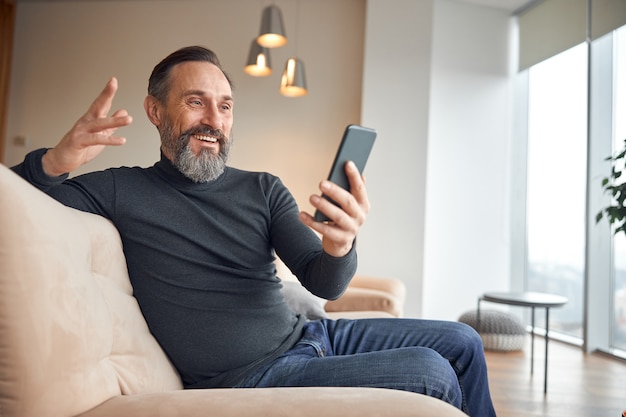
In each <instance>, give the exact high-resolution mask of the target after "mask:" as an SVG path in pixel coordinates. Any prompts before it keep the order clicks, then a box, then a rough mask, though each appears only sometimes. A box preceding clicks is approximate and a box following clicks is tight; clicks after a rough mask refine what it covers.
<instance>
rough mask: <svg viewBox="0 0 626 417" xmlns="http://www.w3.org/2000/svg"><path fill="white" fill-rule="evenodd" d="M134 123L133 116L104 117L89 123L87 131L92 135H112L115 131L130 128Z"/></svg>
mask: <svg viewBox="0 0 626 417" xmlns="http://www.w3.org/2000/svg"><path fill="white" fill-rule="evenodd" d="M132 122H133V118H132V116H130V115H128V114H126V115H123V116H114V117H104V118H98V119H95V120H91V121H89V122H88V124H87V126H85V129H86V130H87V131H88V132H91V133H107V132H106V131H109V132H108V133H109V134H111V133H113V131H115V129H118V128H120V127H124V126H128V125H129V124H131V123H132Z"/></svg>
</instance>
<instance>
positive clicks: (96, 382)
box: [0, 165, 181, 417]
mask: <svg viewBox="0 0 626 417" xmlns="http://www.w3.org/2000/svg"><path fill="white" fill-rule="evenodd" d="M0 332H1V334H2V337H1V338H0V414H2V416H3V417H10V416H21V417H28V416H37V417H46V416H74V415H77V414H80V413H82V412H84V411H86V410H88V409H90V408H92V407H95V406H96V405H98V404H100V403H102V402H103V401H105V400H107V399H109V398H111V397H113V396H116V395H120V394H135V393H150V392H156V391H163V390H173V389H180V388H181V382H180V378H179V376H178V374H177V373H176V372H175V370H174V368H173V367H172V365H171V364H170V362H169V361H168V359H167V357H166V356H165V354H164V353H163V351H162V349H161V348H160V346H159V345H158V344H157V342H156V340H155V339H154V338H153V337H152V335H151V334H150V332H149V330H148V327H147V325H146V323H145V321H144V319H143V316H142V315H141V312H140V310H139V306H138V304H137V302H136V300H135V299H134V297H133V296H132V288H131V285H130V282H129V279H128V272H127V270H126V263H125V259H124V256H123V252H122V244H121V240H120V237H119V234H118V233H117V230H116V229H115V228H114V227H113V225H112V224H111V223H110V222H109V221H107V220H105V219H103V218H102V217H99V216H96V215H93V214H88V213H83V212H79V211H77V210H74V209H71V208H68V207H65V206H63V205H62V204H60V203H58V202H56V201H54V200H53V199H51V198H50V197H48V196H47V195H45V194H44V193H42V192H40V191H38V190H36V189H35V188H34V187H32V186H31V185H29V184H27V183H26V182H25V181H24V180H22V179H21V178H20V177H18V176H17V175H15V174H14V173H13V172H12V171H10V170H9V169H8V168H7V167H5V166H4V165H0ZM68 393H72V395H68Z"/></svg>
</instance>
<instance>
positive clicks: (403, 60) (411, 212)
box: [358, 0, 433, 317]
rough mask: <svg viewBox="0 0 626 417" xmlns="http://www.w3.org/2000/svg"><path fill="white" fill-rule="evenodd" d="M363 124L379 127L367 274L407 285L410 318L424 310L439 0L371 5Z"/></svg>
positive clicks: (370, 174)
mask: <svg viewBox="0 0 626 417" xmlns="http://www.w3.org/2000/svg"><path fill="white" fill-rule="evenodd" d="M367 4H368V8H367V22H366V39H365V69H364V75H363V78H364V86H363V114H362V120H363V123H364V124H366V125H370V126H372V127H375V128H376V129H377V130H378V133H379V135H378V138H377V143H376V144H375V148H374V151H373V154H372V156H371V157H370V161H369V162H368V166H367V170H366V173H365V174H366V177H367V185H368V192H369V196H370V200H371V201H372V210H371V212H370V215H369V218H368V220H367V223H366V224H365V226H364V228H363V230H362V233H361V236H360V238H359V239H360V240H359V242H358V248H359V255H360V256H359V265H360V267H359V268H360V271H364V272H366V273H371V274H374V275H383V276H384V275H387V276H395V277H398V278H400V279H402V280H403V281H404V283H405V284H406V286H407V303H406V308H405V310H406V315H407V316H412V317H417V316H420V315H421V313H422V285H423V281H422V280H423V267H424V264H423V262H424V258H423V256H424V253H423V252H424V251H423V248H424V213H425V196H426V157H427V148H428V114H429V98H430V97H429V89H430V76H431V69H430V62H431V44H432V24H433V22H432V16H433V1H430V0H428V1H425V0H420V1H414V0H395V1H393V2H390V1H385V0H369V1H368V2H367Z"/></svg>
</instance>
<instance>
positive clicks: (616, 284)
mask: <svg viewBox="0 0 626 417" xmlns="http://www.w3.org/2000/svg"><path fill="white" fill-rule="evenodd" d="M613 50H614V53H613V69H614V71H613V74H614V80H613V83H614V84H613V92H614V94H615V95H614V102H613V106H614V107H613V120H614V128H613V131H614V145H613V146H614V148H615V151H616V152H617V151H618V150H621V149H623V148H624V140H626V27H622V28H621V29H618V30H617V31H615V32H614V38H613ZM613 259H614V262H613V310H614V319H613V332H612V334H613V343H612V345H613V346H612V347H613V348H617V349H621V350H624V351H626V237H625V236H624V234H623V233H620V234H619V235H616V236H615V237H614V239H613Z"/></svg>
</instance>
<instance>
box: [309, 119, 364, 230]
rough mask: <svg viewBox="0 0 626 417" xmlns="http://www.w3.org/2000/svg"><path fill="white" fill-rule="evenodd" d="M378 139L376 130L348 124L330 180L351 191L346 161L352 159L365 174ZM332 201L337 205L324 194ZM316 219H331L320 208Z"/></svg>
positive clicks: (329, 175)
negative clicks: (368, 160)
mask: <svg viewBox="0 0 626 417" xmlns="http://www.w3.org/2000/svg"><path fill="white" fill-rule="evenodd" d="M375 139H376V131H375V130H374V129H370V128H367V127H363V126H358V125H348V126H347V127H346V130H345V131H344V133H343V137H342V138H341V143H340V144H339V149H338V150H337V154H336V155H335V160H334V161H333V164H332V166H331V168H330V174H328V180H329V181H331V182H334V183H335V184H337V185H338V186H340V187H341V188H343V189H345V190H348V191H350V183H349V182H348V177H347V176H346V168H345V165H346V162H348V161H352V162H354V164H355V165H356V167H357V168H358V170H359V172H360V173H361V174H363V170H364V169H365V163H366V162H367V158H368V157H369V155H370V152H371V150H372V147H373V146H374V140H375ZM322 197H324V198H326V199H327V200H328V201H330V202H331V203H333V204H335V205H337V203H335V202H334V201H333V200H331V199H330V198H328V197H327V196H326V195H324V194H322ZM314 217H315V221H318V222H324V221H328V220H329V219H328V218H327V217H326V216H325V215H324V213H322V212H321V211H319V210H316V211H315V216H314Z"/></svg>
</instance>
